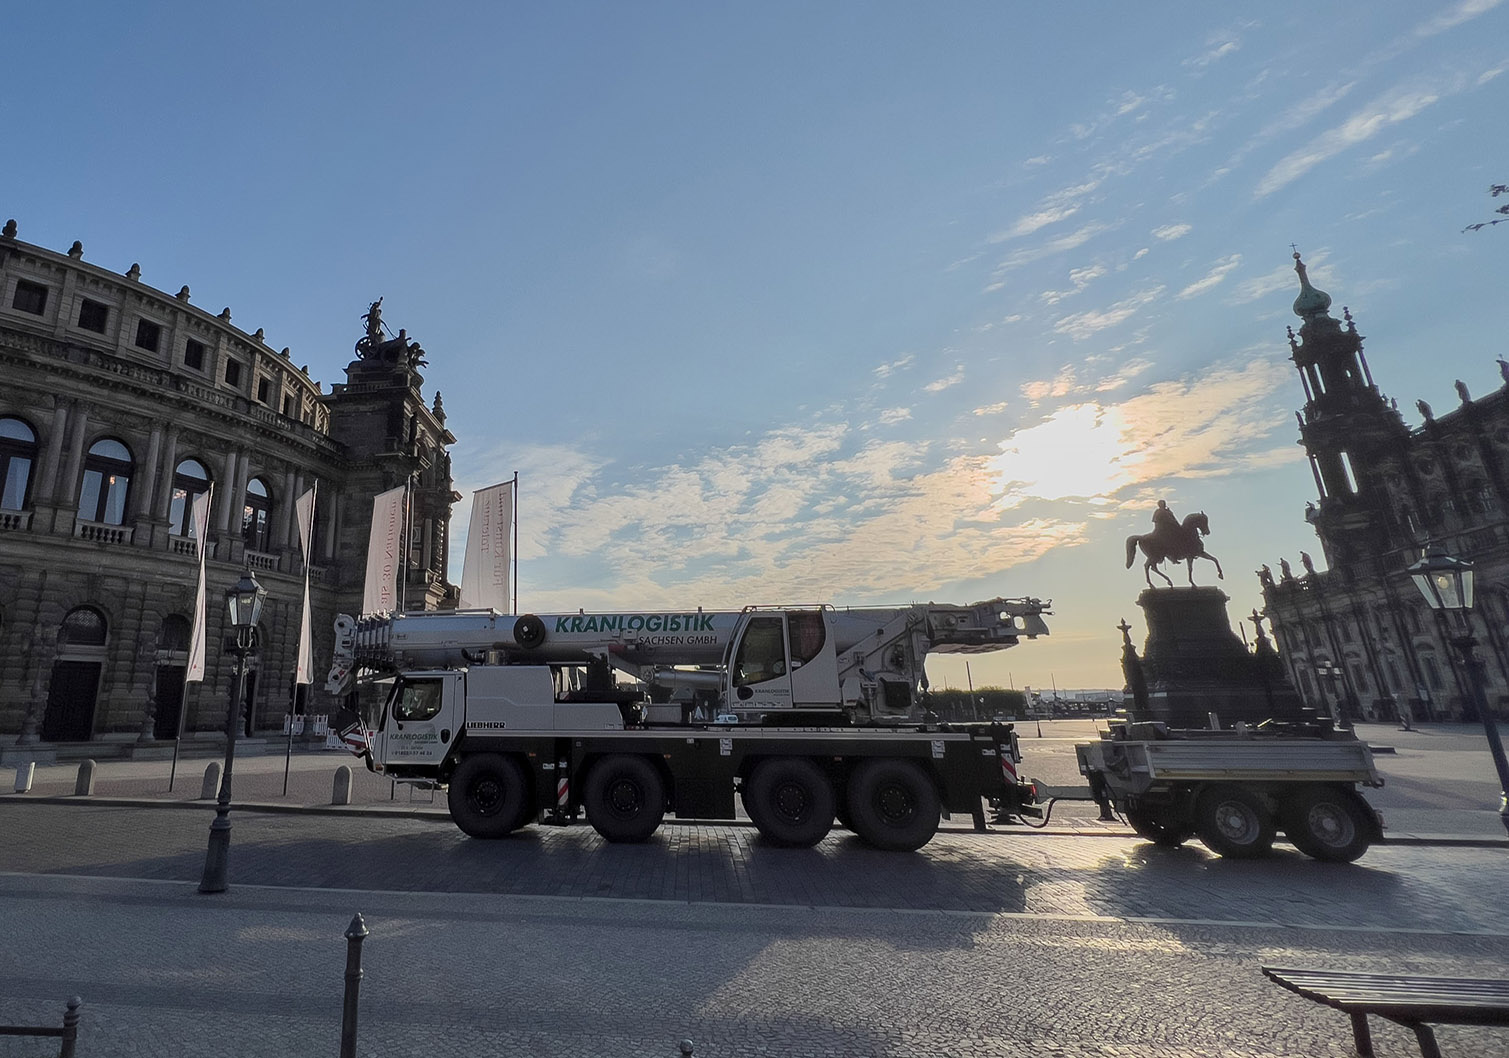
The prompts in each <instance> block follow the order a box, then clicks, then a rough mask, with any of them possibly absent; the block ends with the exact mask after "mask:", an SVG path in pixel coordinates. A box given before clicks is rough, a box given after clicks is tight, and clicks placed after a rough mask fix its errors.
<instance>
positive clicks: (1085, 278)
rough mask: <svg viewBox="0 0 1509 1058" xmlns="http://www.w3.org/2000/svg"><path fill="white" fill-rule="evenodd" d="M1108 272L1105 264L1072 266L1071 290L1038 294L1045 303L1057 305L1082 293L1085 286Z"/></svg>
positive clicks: (1039, 298) (1070, 274) (1046, 291)
mask: <svg viewBox="0 0 1509 1058" xmlns="http://www.w3.org/2000/svg"><path fill="white" fill-rule="evenodd" d="M1105 274H1106V268H1105V266H1104V265H1098V264H1096V265H1090V266H1089V267H1087V268H1071V269H1070V270H1069V282H1071V283H1073V284H1074V285H1073V287H1072V288H1071V289H1069V290H1045V291H1043V292H1042V293H1041V294H1039V295H1038V300H1039V301H1041V302H1043V304H1045V305H1056V304H1058V303H1059V302H1060V301H1062V300H1063V299H1064V298H1067V297H1070V296H1072V295H1074V294H1078V293H1080V292H1081V291H1082V290H1084V289H1085V287H1087V286H1089V285H1090V284H1091V283H1092V282H1094V281H1095V280H1097V279H1099V278H1100V277H1101V276H1103V275H1105Z"/></svg>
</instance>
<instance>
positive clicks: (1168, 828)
mask: <svg viewBox="0 0 1509 1058" xmlns="http://www.w3.org/2000/svg"><path fill="white" fill-rule="evenodd" d="M1127 823H1128V824H1130V825H1131V828H1132V829H1133V830H1134V831H1136V833H1137V836H1138V837H1139V838H1143V839H1145V840H1147V841H1151V842H1152V843H1153V844H1154V845H1162V846H1163V847H1164V848H1166V849H1176V848H1178V847H1179V846H1180V845H1183V844H1184V843H1185V842H1186V841H1188V840H1189V839H1190V838H1191V837H1192V836H1193V835H1194V832H1195V828H1194V827H1192V826H1190V825H1189V824H1188V823H1185V822H1182V821H1178V820H1175V819H1173V818H1172V817H1171V816H1169V815H1168V814H1167V813H1163V812H1150V811H1148V810H1146V809H1136V808H1128V809H1127Z"/></svg>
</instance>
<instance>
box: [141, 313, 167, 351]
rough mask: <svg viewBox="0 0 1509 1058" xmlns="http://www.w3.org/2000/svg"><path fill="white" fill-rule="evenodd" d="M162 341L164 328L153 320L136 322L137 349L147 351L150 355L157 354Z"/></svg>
mask: <svg viewBox="0 0 1509 1058" xmlns="http://www.w3.org/2000/svg"><path fill="white" fill-rule="evenodd" d="M161 341H162V327H161V326H160V325H158V324H156V323H153V322H152V321H151V320H137V321H136V347H137V348H138V349H145V350H146V351H147V352H149V353H155V352H157V345H158V343H159V342H161Z"/></svg>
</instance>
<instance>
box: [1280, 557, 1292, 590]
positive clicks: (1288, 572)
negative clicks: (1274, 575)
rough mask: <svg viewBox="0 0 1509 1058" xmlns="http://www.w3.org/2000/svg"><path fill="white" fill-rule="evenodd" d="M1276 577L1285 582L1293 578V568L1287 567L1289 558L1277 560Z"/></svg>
mask: <svg viewBox="0 0 1509 1058" xmlns="http://www.w3.org/2000/svg"><path fill="white" fill-rule="evenodd" d="M1278 577H1279V580H1281V581H1283V582H1284V583H1286V584H1287V583H1288V582H1290V581H1292V580H1293V579H1294V570H1292V569H1290V568H1289V560H1288V559H1287V558H1281V559H1279V560H1278Z"/></svg>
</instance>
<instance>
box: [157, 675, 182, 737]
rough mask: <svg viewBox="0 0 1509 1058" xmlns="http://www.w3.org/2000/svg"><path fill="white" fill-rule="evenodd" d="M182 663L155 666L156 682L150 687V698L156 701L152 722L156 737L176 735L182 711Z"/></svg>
mask: <svg viewBox="0 0 1509 1058" xmlns="http://www.w3.org/2000/svg"><path fill="white" fill-rule="evenodd" d="M184 672H185V669H184V666H182V665H159V666H157V683H156V685H155V686H154V687H153V689H152V698H153V699H154V700H155V701H156V702H157V719H156V720H154V721H153V723H152V733H153V734H154V735H156V736H157V737H158V738H177V737H178V718H179V716H180V715H181V714H182V712H183V676H184Z"/></svg>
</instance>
